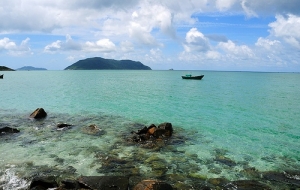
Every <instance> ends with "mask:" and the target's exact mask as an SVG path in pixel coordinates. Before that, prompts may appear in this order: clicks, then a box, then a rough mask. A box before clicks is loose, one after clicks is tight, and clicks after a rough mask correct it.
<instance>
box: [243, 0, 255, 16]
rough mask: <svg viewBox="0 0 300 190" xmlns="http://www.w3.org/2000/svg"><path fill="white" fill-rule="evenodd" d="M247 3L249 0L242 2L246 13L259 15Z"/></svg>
mask: <svg viewBox="0 0 300 190" xmlns="http://www.w3.org/2000/svg"><path fill="white" fill-rule="evenodd" d="M247 3H248V2H247V0H243V1H242V2H241V6H242V8H243V10H244V12H245V13H246V15H247V17H258V15H257V14H256V13H255V12H254V11H253V10H251V8H249V7H248V5H247Z"/></svg>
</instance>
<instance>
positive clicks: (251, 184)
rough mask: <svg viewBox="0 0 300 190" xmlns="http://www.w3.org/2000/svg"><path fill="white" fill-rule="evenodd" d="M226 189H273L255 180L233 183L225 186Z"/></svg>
mask: <svg viewBox="0 0 300 190" xmlns="http://www.w3.org/2000/svg"><path fill="white" fill-rule="evenodd" d="M225 189H243V190H252V189H255V190H271V188H270V187H269V186H267V185H265V184H262V183H261V182H259V181H255V180H239V181H232V182H230V183H228V184H227V185H226V186H225Z"/></svg>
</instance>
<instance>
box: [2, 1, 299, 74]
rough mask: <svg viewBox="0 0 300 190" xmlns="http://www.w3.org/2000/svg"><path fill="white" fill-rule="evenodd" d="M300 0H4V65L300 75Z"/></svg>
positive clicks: (50, 68) (11, 66)
mask: <svg viewBox="0 0 300 190" xmlns="http://www.w3.org/2000/svg"><path fill="white" fill-rule="evenodd" d="M299 7H300V1H299V0H286V1H283V0H182V1H179V0H178V1H176V0H72V1H65V0H9V1H7V0H0V18H1V19H0V65H4V66H7V67H10V68H13V69H17V68H20V67H23V66H27V65H30V66H34V67H43V68H47V69H48V70H62V69H64V68H66V67H67V66H69V65H71V64H73V63H74V62H76V61H78V60H80V59H84V58H88V57H103V58H112V59H117V60H120V59H131V60H135V61H141V62H142V63H143V64H145V65H148V66H150V67H151V68H152V69H155V70H165V69H170V68H173V69H175V70H230V71H231V70H234V71H236V70H238V71H284V72H285V71H288V72H300V8H299Z"/></svg>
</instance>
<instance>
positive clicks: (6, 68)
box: [0, 66, 14, 71]
mask: <svg viewBox="0 0 300 190" xmlns="http://www.w3.org/2000/svg"><path fill="white" fill-rule="evenodd" d="M0 71H14V70H13V69H11V68H8V67H5V66H0Z"/></svg>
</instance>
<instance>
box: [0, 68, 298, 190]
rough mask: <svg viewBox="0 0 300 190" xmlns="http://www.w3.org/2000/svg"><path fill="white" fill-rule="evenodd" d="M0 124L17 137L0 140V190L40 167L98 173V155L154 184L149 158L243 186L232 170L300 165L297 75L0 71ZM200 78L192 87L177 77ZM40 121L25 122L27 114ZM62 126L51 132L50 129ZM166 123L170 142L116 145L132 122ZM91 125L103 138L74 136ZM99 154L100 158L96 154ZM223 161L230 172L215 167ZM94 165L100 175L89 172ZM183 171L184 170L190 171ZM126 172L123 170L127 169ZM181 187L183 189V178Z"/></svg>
mask: <svg viewBox="0 0 300 190" xmlns="http://www.w3.org/2000/svg"><path fill="white" fill-rule="evenodd" d="M1 73H4V79H3V80H0V124H1V125H2V126H4V125H9V126H12V127H16V128H18V129H19V130H21V133H19V134H17V135H14V136H13V137H8V136H4V137H3V136H0V138H1V139H0V140H1V146H0V187H2V188H4V189H18V188H19V189H22V188H24V187H26V186H28V182H27V181H26V180H25V179H26V177H28V176H33V175H34V172H37V171H38V170H43V168H45V167H46V168H47V167H50V168H56V169H57V170H64V171H66V170H67V169H68V168H70V167H72V168H75V169H76V172H75V173H76V174H70V172H69V173H68V172H65V173H63V174H61V175H66V176H69V177H70V176H72V177H74V176H75V175H106V174H112V173H114V171H109V170H106V171H105V172H104V170H101V167H103V165H104V163H103V162H104V160H103V157H104V156H106V157H109V156H110V155H114V156H115V157H118V158H120V159H125V160H128V161H131V162H134V163H135V166H134V168H135V169H136V170H138V172H137V173H139V174H140V175H144V176H148V177H152V178H155V177H158V178H159V177H160V176H157V175H159V174H158V173H154V169H153V168H151V167H152V166H151V160H150V161H149V160H148V162H147V161H146V160H147V159H148V158H151V157H153V155H154V156H156V157H159V158H160V159H163V160H164V162H165V164H166V165H167V166H168V167H167V168H168V170H167V171H165V173H164V175H168V174H169V175H171V174H177V173H181V174H182V175H184V176H185V177H186V178H187V179H188V178H189V176H195V175H196V176H197V175H198V176H204V177H205V178H216V177H225V178H227V179H229V180H236V179H245V178H247V176H242V175H241V173H240V172H241V171H242V170H243V169H244V168H247V167H255V168H256V169H257V170H259V171H270V170H276V171H280V170H286V169H295V168H296V169H297V168H298V169H299V168H300V149H299V147H300V140H299V139H300V130H299V123H300V107H299V102H300V88H299V81H300V74H299V73H256V72H213V71H190V72H188V71H16V72H1ZM189 73H191V74H193V75H198V74H199V75H200V74H204V75H205V77H204V78H203V79H202V80H201V81H197V80H182V79H181V75H185V74H189ZM39 107H43V108H44V109H45V110H46V112H47V113H48V117H47V118H46V119H45V120H41V121H34V120H31V119H28V116H29V115H30V113H31V112H32V111H34V110H35V109H36V108H39ZM62 122H64V123H70V124H73V125H74V126H73V127H72V128H71V129H69V130H64V131H57V130H56V129H55V126H56V124H57V123H62ZM162 122H171V123H172V124H173V127H174V130H175V135H176V134H177V135H178V134H180V135H183V136H187V137H189V138H188V140H185V141H184V143H181V144H180V145H176V144H169V145H166V146H165V147H164V148H162V149H160V150H151V151H150V150H148V149H145V148H141V147H139V146H134V145H128V144H126V143H124V138H123V137H124V136H128V135H129V134H130V130H138V129H139V128H137V127H136V128H134V126H135V124H136V123H140V124H143V125H146V126H147V125H150V124H152V123H154V124H156V125H157V124H159V123H162ZM90 124H96V125H97V126H98V127H100V128H101V129H102V130H103V131H104V132H105V133H104V134H103V135H101V136H91V135H87V134H84V133H83V132H82V128H83V127H85V126H88V125H90ZM101 155H102V156H101ZM218 155H219V156H220V155H221V156H224V157H226V158H228V159H230V160H231V161H234V162H235V163H236V165H234V166H228V165H226V164H224V163H221V162H218V161H216V158H217V157H218ZM99 168H100V170H99ZM191 168H194V169H193V170H191ZM136 170H131V172H133V171H136ZM184 183H188V181H185V182H184Z"/></svg>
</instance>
